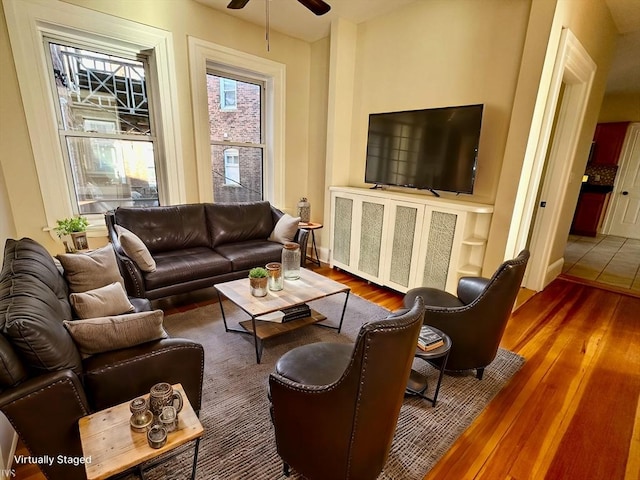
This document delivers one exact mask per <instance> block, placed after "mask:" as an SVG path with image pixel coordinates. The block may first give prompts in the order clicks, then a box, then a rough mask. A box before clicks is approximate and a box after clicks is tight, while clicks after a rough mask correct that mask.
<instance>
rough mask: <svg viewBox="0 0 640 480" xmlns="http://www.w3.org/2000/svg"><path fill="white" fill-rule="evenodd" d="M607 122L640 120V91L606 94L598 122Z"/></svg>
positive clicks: (639, 86)
mask: <svg viewBox="0 0 640 480" xmlns="http://www.w3.org/2000/svg"><path fill="white" fill-rule="evenodd" d="M638 88H640V85H638ZM606 122H640V92H635V93H615V94H613V93H612V94H607V95H605V96H604V99H603V100H602V106H601V107H600V113H599V114H598V123H606Z"/></svg>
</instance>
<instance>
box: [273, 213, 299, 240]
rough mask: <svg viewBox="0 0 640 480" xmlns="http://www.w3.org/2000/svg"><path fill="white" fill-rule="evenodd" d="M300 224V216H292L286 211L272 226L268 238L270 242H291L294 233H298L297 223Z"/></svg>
mask: <svg viewBox="0 0 640 480" xmlns="http://www.w3.org/2000/svg"><path fill="white" fill-rule="evenodd" d="M299 224H300V217H292V216H291V215H289V214H288V213H285V214H284V215H282V217H280V220H278V223H276V226H275V227H274V228H273V231H272V232H271V235H269V238H268V240H269V241H271V242H278V243H281V244H284V243H287V242H293V239H294V237H295V236H296V233H298V225H299Z"/></svg>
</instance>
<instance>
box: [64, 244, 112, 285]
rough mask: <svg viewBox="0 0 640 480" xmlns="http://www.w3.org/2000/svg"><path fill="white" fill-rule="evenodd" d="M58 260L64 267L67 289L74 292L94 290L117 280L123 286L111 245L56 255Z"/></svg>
mask: <svg viewBox="0 0 640 480" xmlns="http://www.w3.org/2000/svg"><path fill="white" fill-rule="evenodd" d="M58 260H60V263H61V264H62V267H63V268H64V276H65V278H66V279H67V283H68V284H69V289H70V290H71V291H72V292H74V293H77V292H86V291H88V290H95V289H96V288H100V287H104V286H105V285H109V284H110V283H113V282H119V283H120V284H121V285H122V286H123V287H124V280H123V279H122V276H121V275H120V269H119V268H118V263H117V261H116V254H115V252H114V251H113V247H112V246H111V245H105V246H104V247H102V248H98V249H97V250H93V251H91V252H88V253H66V254H62V255H58Z"/></svg>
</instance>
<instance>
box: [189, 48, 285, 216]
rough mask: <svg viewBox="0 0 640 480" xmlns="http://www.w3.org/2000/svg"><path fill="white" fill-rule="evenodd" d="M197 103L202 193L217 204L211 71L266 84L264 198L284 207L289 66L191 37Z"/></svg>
mask: <svg viewBox="0 0 640 480" xmlns="http://www.w3.org/2000/svg"><path fill="white" fill-rule="evenodd" d="M188 43H189V73H190V76H191V101H192V107H193V116H194V136H195V141H196V161H197V170H198V188H199V193H200V198H199V200H200V201H201V202H212V201H214V198H213V179H212V175H211V141H210V134H209V108H208V96H207V72H208V71H211V70H215V71H217V72H221V73H225V72H226V73H228V74H230V75H241V76H243V77H245V78H255V79H257V80H261V81H262V82H264V85H265V95H264V100H263V101H264V103H265V105H264V112H265V119H264V122H263V125H264V130H263V132H262V134H263V137H264V139H263V142H264V143H265V145H266V148H265V150H264V159H263V173H262V175H263V192H262V195H263V198H264V199H265V200H268V201H270V202H271V203H272V204H274V205H284V189H285V185H284V180H285V177H284V137H285V128H284V112H285V86H286V85H285V77H286V66H285V65H284V64H282V63H278V62H274V61H272V60H268V59H265V58H261V57H257V56H255V55H250V54H248V53H244V52H240V51H237V50H233V49H231V48H228V47H224V46H221V45H217V44H215V43H211V42H207V41H205V40H201V39H198V38H195V37H189V38H188Z"/></svg>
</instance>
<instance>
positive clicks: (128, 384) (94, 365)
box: [84, 338, 204, 411]
mask: <svg viewBox="0 0 640 480" xmlns="http://www.w3.org/2000/svg"><path fill="white" fill-rule="evenodd" d="M203 374H204V349H203V347H202V345H200V344H199V343H196V342H193V341H191V340H187V339H184V338H165V339H162V340H156V341H153V342H147V343H144V344H142V345H137V346H135V347H131V348H125V349H121V350H114V351H111V352H105V353H101V354H99V355H94V356H92V357H89V358H87V359H85V360H84V385H85V389H86V394H87V397H88V399H89V404H90V405H91V406H92V407H93V408H94V409H95V410H101V409H103V408H106V407H110V406H112V405H116V404H118V403H122V402H125V401H127V400H131V399H132V398H135V397H137V396H140V395H143V394H145V393H148V392H149V390H150V389H151V387H152V386H153V385H154V384H156V383H158V382H168V383H171V384H174V383H181V384H182V387H183V388H184V391H185V393H186V394H187V397H189V401H190V402H191V405H192V406H193V409H194V410H195V411H199V410H200V406H201V402H202V380H203Z"/></svg>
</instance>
